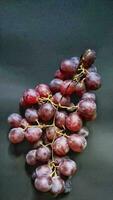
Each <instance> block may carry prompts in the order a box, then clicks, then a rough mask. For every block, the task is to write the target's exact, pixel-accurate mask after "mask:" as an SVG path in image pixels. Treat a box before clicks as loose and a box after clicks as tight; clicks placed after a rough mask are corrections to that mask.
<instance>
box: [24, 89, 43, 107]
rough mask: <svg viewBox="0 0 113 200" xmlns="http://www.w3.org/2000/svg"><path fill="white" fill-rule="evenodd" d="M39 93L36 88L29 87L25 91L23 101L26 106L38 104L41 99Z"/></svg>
mask: <svg viewBox="0 0 113 200" xmlns="http://www.w3.org/2000/svg"><path fill="white" fill-rule="evenodd" d="M39 97H40V96H39V93H37V92H36V91H35V90H34V89H28V90H25V91H24V94H23V101H24V104H25V105H26V106H29V105H32V104H36V103H37V102H38V99H39Z"/></svg>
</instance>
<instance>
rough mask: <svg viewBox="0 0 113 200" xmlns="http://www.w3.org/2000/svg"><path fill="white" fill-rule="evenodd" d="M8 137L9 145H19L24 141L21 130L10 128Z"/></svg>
mask: <svg viewBox="0 0 113 200" xmlns="http://www.w3.org/2000/svg"><path fill="white" fill-rule="evenodd" d="M8 137H9V140H10V142H11V143H13V144H17V143H20V142H22V141H23V140H24V130H23V129H22V128H12V129H11V130H10V132H9V136H8Z"/></svg>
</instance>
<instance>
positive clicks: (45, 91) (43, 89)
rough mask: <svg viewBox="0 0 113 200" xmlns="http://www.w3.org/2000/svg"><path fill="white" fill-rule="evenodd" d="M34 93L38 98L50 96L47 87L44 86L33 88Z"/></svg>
mask: <svg viewBox="0 0 113 200" xmlns="http://www.w3.org/2000/svg"><path fill="white" fill-rule="evenodd" d="M35 90H36V92H37V93H39V94H40V97H48V96H49V95H50V94H51V91H50V89H49V86H48V85H46V84H39V85H37V86H36V88H35Z"/></svg>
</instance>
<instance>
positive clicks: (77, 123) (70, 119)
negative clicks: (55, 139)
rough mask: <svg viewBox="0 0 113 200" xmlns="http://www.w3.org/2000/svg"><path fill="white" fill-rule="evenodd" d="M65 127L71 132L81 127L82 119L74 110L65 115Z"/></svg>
mask: <svg viewBox="0 0 113 200" xmlns="http://www.w3.org/2000/svg"><path fill="white" fill-rule="evenodd" d="M66 127H67V129H69V130H70V131H72V132H76V131H79V130H80V129H81V127H82V120H81V118H80V117H79V115H78V114H77V113H76V112H73V113H70V114H69V115H68V116H67V117H66Z"/></svg>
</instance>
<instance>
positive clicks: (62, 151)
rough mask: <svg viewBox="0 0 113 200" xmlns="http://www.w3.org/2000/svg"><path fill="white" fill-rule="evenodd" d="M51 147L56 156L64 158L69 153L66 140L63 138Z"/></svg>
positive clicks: (58, 139)
mask: <svg viewBox="0 0 113 200" xmlns="http://www.w3.org/2000/svg"><path fill="white" fill-rule="evenodd" d="M52 147H53V151H54V152H55V153H56V155H58V156H65V155H66V154H67V153H68V152H69V146H68V143H67V139H66V138H65V137H64V136H61V137H59V138H57V139H56V140H55V142H54V144H53V146H52Z"/></svg>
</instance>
